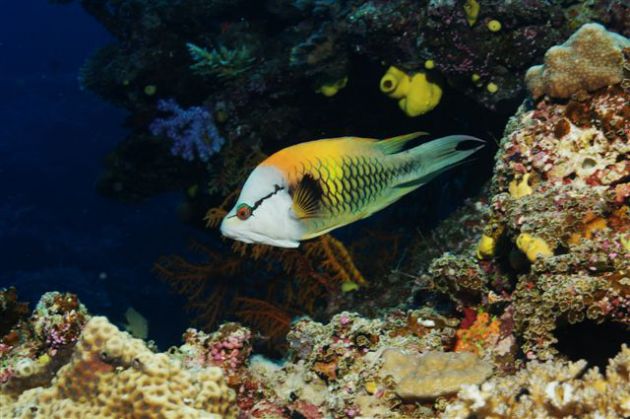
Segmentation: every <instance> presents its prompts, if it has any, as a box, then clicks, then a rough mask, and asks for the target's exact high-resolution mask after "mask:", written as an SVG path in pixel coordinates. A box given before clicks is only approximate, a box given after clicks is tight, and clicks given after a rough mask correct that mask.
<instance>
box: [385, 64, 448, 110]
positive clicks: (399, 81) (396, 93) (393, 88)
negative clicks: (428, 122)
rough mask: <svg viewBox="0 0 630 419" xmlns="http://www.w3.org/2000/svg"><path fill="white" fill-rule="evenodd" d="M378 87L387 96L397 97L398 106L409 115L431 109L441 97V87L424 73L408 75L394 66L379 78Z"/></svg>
mask: <svg viewBox="0 0 630 419" xmlns="http://www.w3.org/2000/svg"><path fill="white" fill-rule="evenodd" d="M380 88H381V91H382V92H383V93H385V94H386V95H387V96H389V97H391V98H392V99H398V106H400V109H402V110H403V112H405V113H406V114H407V116H410V117H414V116H419V115H422V114H425V113H427V112H429V111H431V110H433V109H434V108H435V107H436V106H437V105H438V104H439V103H440V100H441V99H442V88H441V87H440V85H439V84H437V83H434V82H432V81H430V80H429V79H428V78H427V74H426V73H424V72H419V73H415V74H413V75H412V76H409V75H408V74H407V73H405V72H404V71H402V70H400V69H398V68H396V67H394V66H391V67H389V69H388V70H387V72H386V73H385V75H384V76H383V77H382V78H381V83H380Z"/></svg>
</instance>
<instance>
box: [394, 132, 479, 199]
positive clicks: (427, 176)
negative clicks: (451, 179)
mask: <svg viewBox="0 0 630 419" xmlns="http://www.w3.org/2000/svg"><path fill="white" fill-rule="evenodd" d="M484 145H485V141H483V140H480V139H479V138H475V137H471V136H469V135H449V136H448V137H442V138H438V139H437V140H433V141H429V142H428V143H424V144H421V145H419V146H417V147H414V148H412V149H411V150H409V151H407V152H406V153H408V155H409V156H411V158H412V159H413V160H414V161H415V162H417V164H418V169H417V170H416V171H415V172H414V174H413V175H412V176H413V178H411V179H407V181H403V183H401V184H399V185H397V187H398V188H408V187H418V186H421V185H424V184H425V183H427V182H429V181H430V180H431V179H433V178H434V177H436V176H437V175H439V174H440V173H442V172H445V171H446V170H448V169H450V168H452V167H455V166H457V165H458V164H462V163H464V161H463V160H464V159H465V158H466V157H468V156H470V155H471V154H473V153H475V152H476V151H477V150H479V149H481V148H482V147H484Z"/></svg>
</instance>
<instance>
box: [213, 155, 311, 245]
mask: <svg viewBox="0 0 630 419" xmlns="http://www.w3.org/2000/svg"><path fill="white" fill-rule="evenodd" d="M292 205H293V200H292V198H291V196H290V195H289V186H288V181H287V179H286V177H285V176H284V174H283V173H282V172H281V171H280V170H279V169H277V168H276V167H274V166H258V167H257V168H256V169H254V171H252V173H251V174H250V175H249V177H248V178H247V181H246V182H245V185H243V189H242V191H241V194H240V195H239V197H238V200H237V201H236V205H235V206H234V208H232V209H231V210H230V212H228V214H227V215H226V216H225V218H224V219H223V221H222V222H221V233H222V234H223V235H224V236H226V237H229V238H231V239H234V240H239V241H242V242H245V243H260V244H267V245H270V246H277V247H289V248H295V247H298V246H299V245H300V239H301V238H302V237H303V235H304V227H303V226H302V224H301V223H300V220H298V219H297V218H296V217H295V216H294V213H293V209H292Z"/></svg>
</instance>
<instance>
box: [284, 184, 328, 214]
mask: <svg viewBox="0 0 630 419" xmlns="http://www.w3.org/2000/svg"><path fill="white" fill-rule="evenodd" d="M290 192H291V196H292V198H293V212H294V213H295V216H296V217H297V218H314V217H317V216H318V215H319V210H320V207H321V202H322V195H323V194H324V191H323V190H322V187H321V185H320V184H319V182H318V181H317V180H315V179H314V178H313V176H311V175H310V174H308V173H306V174H305V175H304V176H302V179H300V181H299V182H298V183H297V185H295V187H294V188H292V189H291V191H290Z"/></svg>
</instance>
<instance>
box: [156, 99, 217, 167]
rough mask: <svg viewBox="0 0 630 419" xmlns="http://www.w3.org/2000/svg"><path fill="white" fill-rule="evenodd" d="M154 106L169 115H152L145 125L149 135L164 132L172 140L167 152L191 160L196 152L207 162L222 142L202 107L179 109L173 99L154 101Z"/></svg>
mask: <svg viewBox="0 0 630 419" xmlns="http://www.w3.org/2000/svg"><path fill="white" fill-rule="evenodd" d="M158 110H159V111H161V112H165V113H170V114H171V115H170V116H168V117H165V118H157V119H155V120H154V121H153V122H152V123H151V125H150V126H149V129H150V130H151V133H152V134H153V135H164V136H166V137H168V138H169V139H170V140H171V141H172V142H173V145H172V146H171V154H173V155H174V156H179V157H182V158H184V159H186V160H188V161H192V160H194V159H195V153H196V154H197V156H198V158H199V159H200V160H201V161H204V162H207V161H208V160H209V159H210V156H212V155H213V154H214V153H218V152H219V151H220V150H221V147H222V146H223V144H224V143H225V139H224V138H223V137H222V136H221V134H220V133H219V130H218V129H217V126H216V125H215V123H214V119H213V117H212V114H211V112H210V111H209V110H208V109H206V108H202V107H200V106H192V107H190V108H186V109H183V108H182V107H181V106H179V105H178V104H177V102H175V100H174V99H167V100H160V101H158Z"/></svg>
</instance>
